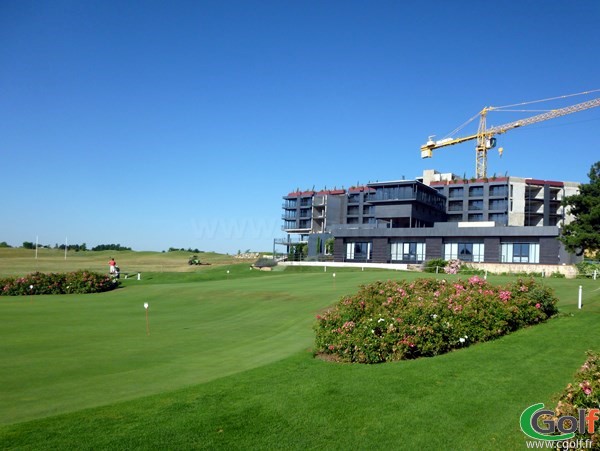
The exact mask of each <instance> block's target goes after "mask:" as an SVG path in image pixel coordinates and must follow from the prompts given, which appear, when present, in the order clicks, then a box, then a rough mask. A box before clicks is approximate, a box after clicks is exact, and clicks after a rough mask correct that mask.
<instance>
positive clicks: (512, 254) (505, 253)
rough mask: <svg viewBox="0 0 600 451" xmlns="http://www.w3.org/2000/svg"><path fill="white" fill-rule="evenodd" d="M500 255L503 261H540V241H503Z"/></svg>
mask: <svg viewBox="0 0 600 451" xmlns="http://www.w3.org/2000/svg"><path fill="white" fill-rule="evenodd" d="M500 255H501V258H502V262H503V263H539V262H540V245H539V244H538V243H502V244H501V249H500Z"/></svg>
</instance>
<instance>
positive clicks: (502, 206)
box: [490, 199, 508, 211]
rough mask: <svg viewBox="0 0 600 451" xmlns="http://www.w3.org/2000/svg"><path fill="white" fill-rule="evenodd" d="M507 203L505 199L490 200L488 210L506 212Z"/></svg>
mask: <svg viewBox="0 0 600 451" xmlns="http://www.w3.org/2000/svg"><path fill="white" fill-rule="evenodd" d="M507 206H508V202H506V199H492V200H490V210H503V211H506V207H507Z"/></svg>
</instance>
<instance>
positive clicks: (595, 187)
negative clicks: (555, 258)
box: [559, 161, 600, 255]
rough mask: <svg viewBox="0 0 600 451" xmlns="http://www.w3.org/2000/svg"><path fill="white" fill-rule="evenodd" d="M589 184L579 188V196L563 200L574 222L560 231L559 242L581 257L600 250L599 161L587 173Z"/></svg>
mask: <svg viewBox="0 0 600 451" xmlns="http://www.w3.org/2000/svg"><path fill="white" fill-rule="evenodd" d="M588 177H589V178H590V183H585V184H582V185H581V186H580V187H579V194H575V195H573V196H568V197H566V198H564V199H563V201H562V205H563V206H564V207H567V208H568V209H569V213H570V214H572V215H573V216H574V218H575V219H574V221H573V222H571V223H570V224H566V225H565V226H564V227H563V229H562V234H561V236H560V237H559V240H560V241H561V242H562V243H563V244H564V245H565V248H566V249H567V250H568V251H569V252H574V253H575V254H576V255H582V254H583V253H584V252H586V251H587V252H590V253H595V252H597V251H598V250H600V161H598V162H596V163H594V164H593V165H592V167H591V169H590V172H589V173H588Z"/></svg>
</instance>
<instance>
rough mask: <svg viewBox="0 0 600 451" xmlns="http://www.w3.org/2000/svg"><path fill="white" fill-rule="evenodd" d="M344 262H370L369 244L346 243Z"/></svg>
mask: <svg viewBox="0 0 600 451" xmlns="http://www.w3.org/2000/svg"><path fill="white" fill-rule="evenodd" d="M346 260H362V261H367V260H371V243H356V242H355V243H346Z"/></svg>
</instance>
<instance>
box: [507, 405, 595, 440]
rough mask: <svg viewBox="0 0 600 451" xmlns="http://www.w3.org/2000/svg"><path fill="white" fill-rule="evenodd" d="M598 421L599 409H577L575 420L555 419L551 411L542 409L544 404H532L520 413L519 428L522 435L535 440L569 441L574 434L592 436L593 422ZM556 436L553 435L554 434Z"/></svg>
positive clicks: (569, 418) (568, 418) (570, 417)
mask: <svg viewBox="0 0 600 451" xmlns="http://www.w3.org/2000/svg"><path fill="white" fill-rule="evenodd" d="M598 419H600V409H578V410H577V418H576V417H574V416H572V415H564V416H561V417H558V418H555V416H554V412H553V411H552V410H548V409H544V404H543V403H539V404H533V405H531V406H529V407H527V408H526V409H525V410H524V411H523V413H521V418H520V422H519V424H520V426H521V430H522V431H523V433H524V434H525V435H527V436H529V437H531V438H534V439H536V440H550V441H555V440H569V439H571V438H573V437H575V433H576V432H578V433H580V434H585V433H586V431H587V432H589V434H590V435H592V434H594V432H595V427H594V421H596V420H598ZM557 432H558V433H559V434H558V435H554V434H556V433H557Z"/></svg>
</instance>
